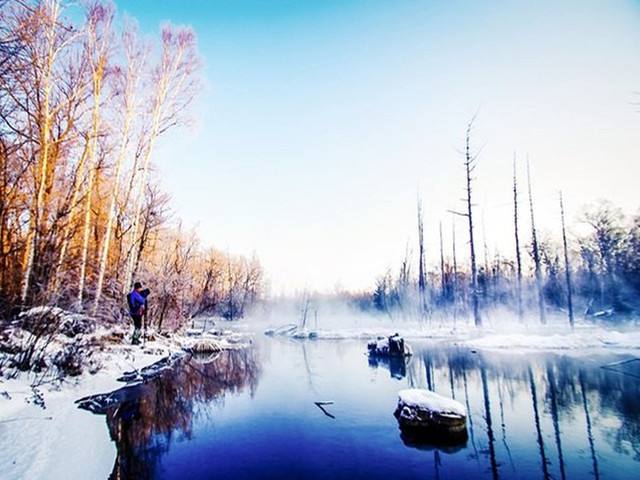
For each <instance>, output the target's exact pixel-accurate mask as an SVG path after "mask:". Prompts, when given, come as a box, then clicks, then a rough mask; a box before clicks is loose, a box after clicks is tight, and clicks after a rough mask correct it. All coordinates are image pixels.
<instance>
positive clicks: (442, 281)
mask: <svg viewBox="0 0 640 480" xmlns="http://www.w3.org/2000/svg"><path fill="white" fill-rule="evenodd" d="M439 230H440V295H441V297H442V300H444V299H445V294H446V277H445V273H444V246H443V244H442V222H440V224H439Z"/></svg>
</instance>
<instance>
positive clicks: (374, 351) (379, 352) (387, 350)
mask: <svg viewBox="0 0 640 480" xmlns="http://www.w3.org/2000/svg"><path fill="white" fill-rule="evenodd" d="M367 348H368V349H369V355H371V356H377V357H408V356H410V355H412V354H413V352H412V351H411V347H410V346H409V345H408V344H406V343H405V342H404V338H402V337H401V336H400V335H398V334H397V333H396V334H394V335H391V336H390V337H388V338H383V337H381V338H379V339H378V340H376V341H374V342H369V343H368V344H367Z"/></svg>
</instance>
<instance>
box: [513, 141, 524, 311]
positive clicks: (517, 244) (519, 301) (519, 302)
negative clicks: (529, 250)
mask: <svg viewBox="0 0 640 480" xmlns="http://www.w3.org/2000/svg"><path fill="white" fill-rule="evenodd" d="M513 236H514V239H515V249H516V302H517V308H518V318H519V319H520V320H522V316H523V309H522V257H521V255H520V233H519V229H518V172H517V169H516V154H515V152H514V154H513Z"/></svg>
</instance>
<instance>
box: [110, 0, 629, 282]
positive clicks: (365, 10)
mask: <svg viewBox="0 0 640 480" xmlns="http://www.w3.org/2000/svg"><path fill="white" fill-rule="evenodd" d="M116 4H117V6H118V9H119V11H120V12H121V13H122V12H126V13H128V14H130V15H131V16H133V17H135V18H137V19H138V21H139V22H140V25H141V28H142V30H143V31H144V32H148V33H150V34H151V33H154V32H157V31H158V27H159V24H160V23H161V22H162V21H165V20H170V21H171V22H173V23H176V24H189V25H191V26H192V27H193V28H194V30H195V31H196V33H197V35H198V39H199V49H200V53H201V55H202V58H203V61H204V70H203V74H204V79H205V85H204V88H203V90H202V92H201V94H200V96H199V97H198V98H197V101H196V104H195V105H194V116H195V118H196V126H195V127H193V128H190V129H182V130H179V131H178V130H175V131H173V132H171V133H169V134H167V137H166V138H164V139H163V140H162V141H161V142H159V143H158V145H157V147H158V148H157V150H156V155H155V163H156V166H157V174H158V175H160V176H161V178H162V179H163V183H164V187H165V188H166V190H168V192H169V193H170V194H171V195H172V197H173V200H174V202H173V205H174V207H175V210H176V213H177V215H178V216H180V217H182V218H183V219H184V221H185V222H186V224H187V225H196V226H197V228H198V231H199V234H200V236H201V238H202V239H203V242H204V243H205V244H207V245H212V246H216V247H218V248H220V249H225V250H226V249H228V250H230V251H232V252H237V253H243V254H251V253H252V252H254V251H255V252H256V253H257V255H258V256H259V257H260V259H261V260H262V262H263V264H264V266H265V267H266V269H267V271H268V275H269V277H270V279H271V282H272V292H273V293H279V292H283V291H287V292H292V291H295V290H296V289H302V288H305V287H308V288H317V289H322V290H333V289H334V288H335V287H336V286H338V285H339V286H342V287H346V288H354V289H359V288H368V287H371V286H372V285H373V283H374V280H375V277H376V276H377V275H378V274H380V273H382V272H383V271H384V270H385V269H386V268H387V267H389V266H391V267H393V268H394V269H395V268H396V267H397V264H398V263H399V261H400V259H401V257H402V256H403V253H404V250H405V246H406V245H407V242H409V247H410V248H412V249H413V250H414V251H415V250H416V249H415V243H416V233H415V232H416V225H415V215H416V212H415V203H416V195H417V192H418V189H419V190H420V192H421V195H422V197H423V201H424V208H425V214H426V218H425V228H426V236H427V247H428V249H429V250H428V256H429V258H428V260H429V263H433V264H435V263H436V262H437V261H438V253H437V251H436V248H437V245H438V239H437V226H438V222H439V221H440V220H443V221H444V228H445V244H446V246H447V247H449V245H450V231H451V216H450V215H449V214H447V213H446V211H447V209H451V208H459V207H460V205H461V204H460V202H459V201H458V199H460V198H461V197H462V194H463V191H462V188H463V185H464V184H463V181H464V178H463V170H462V165H461V160H462V157H461V155H460V153H459V150H460V149H461V148H462V146H463V136H464V129H465V125H466V123H467V122H468V120H469V119H470V117H471V116H472V115H473V114H474V113H475V112H476V111H478V112H479V113H478V118H477V128H476V130H475V135H474V141H475V144H476V146H477V147H482V153H481V156H480V162H479V166H478V169H477V171H476V173H477V177H478V179H477V185H476V200H477V204H478V206H477V207H476V214H477V218H478V223H479V225H480V220H481V219H482V218H484V224H485V231H486V234H487V243H488V245H489V248H490V250H491V252H493V251H495V249H500V250H501V251H502V252H503V253H504V254H505V255H512V254H513V247H512V245H511V235H512V234H511V206H510V201H511V161H512V156H513V152H514V150H516V151H517V152H518V158H519V160H521V163H520V164H519V165H520V167H522V168H521V172H522V173H523V174H524V159H525V156H526V155H527V154H528V155H529V158H530V160H531V167H532V174H533V180H534V187H535V195H536V201H537V214H538V221H539V224H540V227H541V228H542V229H543V230H547V231H548V232H550V233H551V234H555V233H556V232H557V226H558V222H559V219H558V211H557V193H556V192H557V190H558V189H560V188H562V189H563V190H564V192H565V201H566V203H567V210H568V214H569V215H570V216H572V217H574V216H575V214H576V213H577V212H578V211H579V208H580V207H581V206H582V205H583V204H585V203H588V202H592V201H594V200H596V199H598V198H608V199H610V200H612V201H613V202H614V203H616V204H618V205H619V206H621V207H622V208H623V209H625V210H626V211H628V212H631V213H635V212H636V211H637V209H638V206H639V202H638V194H637V192H638V185H639V175H640V163H639V162H638V160H639V158H638V157H639V154H640V136H639V135H638V132H639V129H640V113H639V109H640V107H638V106H636V105H634V102H637V101H638V100H639V99H640V97H638V96H636V94H635V93H634V92H637V91H640V28H639V27H640V2H637V1H630V0H626V1H625V0H600V1H591V0H571V1H569V0H549V1H543V0H540V1H536V2H531V1H486V2H482V1H462V0H460V1H456V0H452V1H437V2H436V1H404V0H394V1H389V0H343V1H334V0H317V1H304V0H287V1H282V0H272V1H268V0H227V1H211V0H207V1H205V0H201V1H194V0H191V1H185V0H181V1H178V0H175V1H173V0H171V1H170V0H162V1H157V0H126V1H125V0H116ZM522 180H524V177H523V178H522ZM522 200H523V201H524V200H525V199H524V197H523V198H522ZM526 218H527V217H526V212H523V219H524V220H526ZM457 228H458V232H459V242H458V249H459V251H463V249H466V242H465V238H464V237H463V234H464V230H463V229H464V225H463V223H462V219H459V220H458V226H457ZM576 228H578V226H577V225H575V224H574V225H572V229H573V230H575V229H576ZM477 234H478V235H479V236H480V237H481V235H482V231H481V228H480V227H479V229H478V232H477ZM521 234H522V235H523V236H525V237H527V238H528V235H529V222H528V221H524V222H523V228H522V232H521ZM465 251H466V250H465Z"/></svg>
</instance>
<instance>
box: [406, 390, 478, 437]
mask: <svg viewBox="0 0 640 480" xmlns="http://www.w3.org/2000/svg"><path fill="white" fill-rule="evenodd" d="M394 415H395V417H396V418H397V419H398V423H399V424H400V428H403V429H411V430H414V431H416V430H422V431H424V432H425V433H429V434H432V433H441V434H443V435H454V436H462V437H466V433H467V409H466V408H465V407H464V405H462V404H461V403H460V402H458V401H456V400H453V399H451V398H447V397H443V396H442V395H438V394H437V393H435V392H432V391H430V390H424V389H420V388H409V389H405V390H400V391H399V392H398V406H397V408H396V411H395V412H394Z"/></svg>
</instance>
